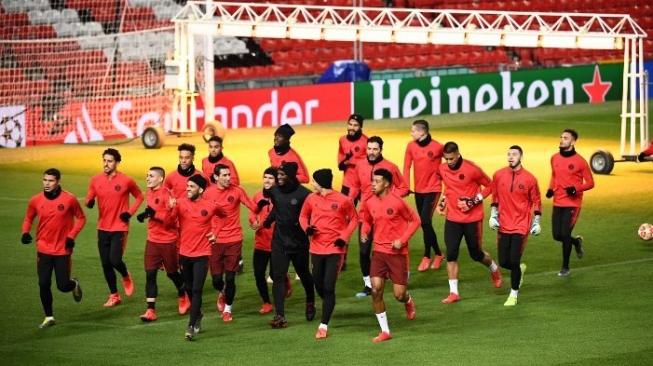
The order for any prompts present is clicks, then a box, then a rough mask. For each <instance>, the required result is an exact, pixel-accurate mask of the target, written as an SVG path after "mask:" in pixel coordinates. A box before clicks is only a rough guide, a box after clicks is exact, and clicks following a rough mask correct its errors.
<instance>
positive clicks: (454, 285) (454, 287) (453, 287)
mask: <svg viewBox="0 0 653 366" xmlns="http://www.w3.org/2000/svg"><path fill="white" fill-rule="evenodd" d="M449 292H451V293H454V294H456V295H458V280H449Z"/></svg>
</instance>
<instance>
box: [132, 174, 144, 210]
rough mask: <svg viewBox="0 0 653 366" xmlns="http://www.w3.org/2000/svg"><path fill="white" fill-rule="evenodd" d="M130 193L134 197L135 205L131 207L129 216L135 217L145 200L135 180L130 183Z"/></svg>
mask: <svg viewBox="0 0 653 366" xmlns="http://www.w3.org/2000/svg"><path fill="white" fill-rule="evenodd" d="M129 193H130V194H131V195H132V197H134V203H132V205H131V206H130V207H129V214H130V215H132V216H133V215H134V214H135V213H136V211H137V210H138V208H139V207H140V206H141V204H142V203H143V200H144V198H143V192H141V190H140V188H138V185H136V182H135V181H134V180H133V179H132V180H131V181H130V182H129Z"/></svg>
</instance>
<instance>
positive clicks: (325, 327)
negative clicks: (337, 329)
mask: <svg viewBox="0 0 653 366" xmlns="http://www.w3.org/2000/svg"><path fill="white" fill-rule="evenodd" d="M318 328H320V329H324V330H327V325H326V324H324V323H320V326H319V327H318Z"/></svg>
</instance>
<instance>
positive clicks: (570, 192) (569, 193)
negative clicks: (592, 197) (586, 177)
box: [565, 186, 576, 197]
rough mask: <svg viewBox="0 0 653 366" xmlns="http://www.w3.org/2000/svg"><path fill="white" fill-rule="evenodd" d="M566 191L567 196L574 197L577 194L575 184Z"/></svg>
mask: <svg viewBox="0 0 653 366" xmlns="http://www.w3.org/2000/svg"><path fill="white" fill-rule="evenodd" d="M565 192H567V196H569V197H574V196H576V187H574V186H570V187H566V188H565Z"/></svg>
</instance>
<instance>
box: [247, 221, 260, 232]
mask: <svg viewBox="0 0 653 366" xmlns="http://www.w3.org/2000/svg"><path fill="white" fill-rule="evenodd" d="M249 227H250V228H251V229H252V230H254V231H256V230H258V229H260V228H261V223H260V222H258V220H256V221H254V222H250V223H249Z"/></svg>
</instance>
